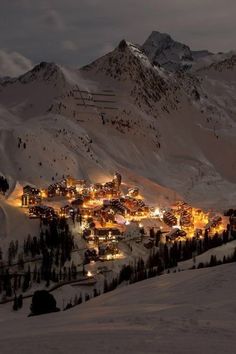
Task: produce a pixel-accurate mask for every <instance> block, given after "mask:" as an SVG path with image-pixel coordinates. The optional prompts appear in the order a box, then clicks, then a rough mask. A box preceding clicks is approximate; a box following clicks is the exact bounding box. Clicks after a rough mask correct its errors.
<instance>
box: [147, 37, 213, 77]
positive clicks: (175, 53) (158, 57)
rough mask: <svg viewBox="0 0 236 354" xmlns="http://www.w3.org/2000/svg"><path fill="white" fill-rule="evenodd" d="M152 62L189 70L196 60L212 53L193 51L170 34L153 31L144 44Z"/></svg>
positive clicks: (168, 68) (165, 66)
mask: <svg viewBox="0 0 236 354" xmlns="http://www.w3.org/2000/svg"><path fill="white" fill-rule="evenodd" d="M142 49H143V50H144V52H145V53H146V54H147V56H148V58H149V59H150V61H151V62H153V63H155V64H157V65H161V66H162V67H164V68H166V69H167V70H171V71H176V70H187V69H189V68H191V67H192V65H193V63H194V62H195V61H198V60H200V59H202V58H205V57H209V56H211V55H212V53H210V52H209V51H207V50H199V51H192V50H191V49H190V48H189V47H188V46H187V45H185V44H183V43H180V42H177V41H175V40H174V39H173V38H172V37H171V36H170V35H169V34H166V33H160V32H157V31H153V32H152V33H151V35H150V36H149V37H148V39H147V40H146V41H145V43H144V44H143V46H142Z"/></svg>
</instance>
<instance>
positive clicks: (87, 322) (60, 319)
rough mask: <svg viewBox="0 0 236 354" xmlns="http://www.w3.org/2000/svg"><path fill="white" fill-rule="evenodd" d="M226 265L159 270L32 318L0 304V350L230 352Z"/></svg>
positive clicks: (231, 302) (232, 278)
mask: <svg viewBox="0 0 236 354" xmlns="http://www.w3.org/2000/svg"><path fill="white" fill-rule="evenodd" d="M234 268H235V265H234V264H230V265H224V266H219V267H216V268H208V269H202V270H194V271H185V272H180V273H176V274H168V275H164V276H161V277H158V278H154V279H150V280H146V281H143V282H141V283H137V284H134V285H131V286H129V287H125V288H120V289H117V290H115V291H114V292H111V293H108V294H105V295H103V296H101V297H98V298H96V299H94V300H91V301H89V302H87V303H85V304H82V305H80V306H79V307H76V308H74V309H71V310H69V311H66V312H60V313H56V314H50V315H43V316H40V317H31V318H27V317H25V314H24V313H22V312H18V313H12V315H11V316H9V314H8V315H7V318H5V315H4V311H3V309H2V312H1V321H4V326H2V329H1V332H0V339H1V350H2V353H4V354H8V353H13V352H16V351H17V353H19V354H23V353H24V354H27V353H32V350H33V351H34V352H35V353H40V352H42V350H43V351H44V352H46V353H59V352H62V353H71V354H73V353H78V352H83V353H94V352H96V353H111V352H113V353H130V352H135V353H144V352H148V353H156V352H160V353H163V354H164V353H165V354H168V353H170V354H173V353H176V354H178V353H181V354H183V353H186V354H187V353H194V354H195V353H196V354H198V353H202V354H205V353H207V354H211V353H214V354H218V353H219V354H221V353H223V352H224V353H232V348H234V346H235V335H236V333H235V283H236V275H235V271H234Z"/></svg>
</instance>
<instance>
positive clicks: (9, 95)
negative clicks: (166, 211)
mask: <svg viewBox="0 0 236 354" xmlns="http://www.w3.org/2000/svg"><path fill="white" fill-rule="evenodd" d="M222 65H223V67H222V69H220V70H221V71H217V72H216V70H215V69H214V68H213V67H211V65H210V66H209V65H208V66H207V65H205V66H204V69H201V70H197V71H196V72H191V73H182V74H179V73H173V72H169V71H167V70H166V69H164V68H162V67H159V66H155V65H154V64H153V63H152V62H150V60H149V58H148V57H147V56H146V55H145V53H144V52H143V50H142V49H140V47H138V46H136V45H133V44H132V43H129V42H126V41H122V42H121V43H120V45H119V46H118V47H117V48H116V49H115V50H114V51H113V52H111V53H108V54H107V55H105V56H104V57H102V58H100V59H98V60H96V61H95V62H93V63H92V64H90V65H88V66H86V67H84V68H82V69H80V70H72V69H69V68H64V67H61V66H58V65H56V64H52V63H41V64H39V65H37V66H36V67H35V68H34V69H33V70H31V71H30V72H28V73H26V74H24V75H22V76H21V77H19V78H15V79H7V80H5V81H3V82H1V84H0V150H1V154H0V173H2V174H3V175H5V176H6V177H7V178H8V179H9V181H10V184H11V190H14V186H15V185H16V183H17V182H19V184H20V185H23V184H25V183H27V182H30V183H33V184H36V185H39V186H45V185H46V184H48V183H50V182H51V181H52V179H55V180H56V179H60V178H61V177H62V176H63V175H68V174H70V175H73V176H75V177H78V178H79V177H80V178H81V177H82V178H85V179H88V180H91V181H105V180H107V179H108V178H110V177H111V176H112V175H113V173H114V171H117V170H118V171H120V172H121V173H122V175H123V176H124V181H125V182H127V183H129V184H131V185H138V186H139V187H141V191H142V193H143V194H144V196H146V197H147V198H148V201H149V202H150V203H151V204H152V203H153V204H157V203H162V204H165V205H166V204H169V203H170V202H172V201H173V200H175V199H176V198H178V199H179V198H184V199H187V201H189V202H191V203H194V204H196V205H199V206H202V207H215V208H217V209H223V208H226V207H230V206H232V207H233V206H234V204H235V197H236V192H235V184H236V175H235V172H234V171H235V164H236V156H235V154H234V151H235V149H236V139H235V135H236V130H235V108H234V107H235V100H236V90H235V69H234V66H233V65H231V66H229V68H228V64H227V63H223V64H222ZM225 67H226V69H224V68H225ZM216 76H217V77H216ZM225 156H227V157H228V158H227V159H225ZM206 196H207V198H206Z"/></svg>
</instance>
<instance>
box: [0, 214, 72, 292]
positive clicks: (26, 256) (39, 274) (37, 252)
mask: <svg viewBox="0 0 236 354" xmlns="http://www.w3.org/2000/svg"><path fill="white" fill-rule="evenodd" d="M74 247H75V245H74V238H73V236H72V234H71V232H70V230H69V227H68V224H67V223H66V221H65V220H52V221H50V222H49V224H48V226H47V227H46V228H45V229H44V230H43V229H42V230H41V233H40V236H39V238H37V237H33V238H32V237H31V236H30V235H29V236H28V237H27V239H26V240H25V241H24V244H23V252H22V253H20V254H18V248H19V247H18V242H13V241H11V243H10V245H9V248H8V265H9V266H11V265H12V264H13V261H14V260H15V258H16V256H17V255H18V260H17V262H16V263H15V264H16V265H18V269H19V270H21V272H16V271H14V273H13V272H9V269H8V268H6V267H4V266H2V267H1V269H0V293H2V292H3V294H4V295H5V296H7V297H11V296H12V295H13V294H14V293H15V292H16V291H18V290H21V291H23V292H25V291H26V290H27V289H28V288H29V287H30V285H31V284H32V283H41V281H46V285H47V286H49V285H50V281H53V282H59V281H62V280H63V281H70V280H72V279H76V276H77V269H76V266H75V265H74V264H73V262H72V264H71V266H70V267H65V262H66V261H71V253H72V251H73V250H74ZM0 253H1V252H0ZM36 256H38V258H37V259H36ZM35 259H36V260H37V263H35V266H34V269H33V270H32V269H31V267H30V265H29V266H28V269H27V270H25V263H26V262H28V263H29V264H30V262H31V264H32V262H33V261H34V260H35ZM38 261H41V265H40V266H39V265H37V264H39V262H38Z"/></svg>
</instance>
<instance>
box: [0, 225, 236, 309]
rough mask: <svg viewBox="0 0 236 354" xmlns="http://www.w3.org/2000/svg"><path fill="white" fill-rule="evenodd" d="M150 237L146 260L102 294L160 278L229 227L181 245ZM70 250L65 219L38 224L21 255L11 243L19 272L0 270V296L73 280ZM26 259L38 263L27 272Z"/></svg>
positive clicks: (222, 238) (221, 239)
mask: <svg viewBox="0 0 236 354" xmlns="http://www.w3.org/2000/svg"><path fill="white" fill-rule="evenodd" d="M150 237H151V238H152V239H153V241H154V242H153V244H154V247H153V248H152V249H151V250H150V254H149V257H148V259H147V261H144V260H143V259H139V260H138V261H137V262H136V263H135V264H131V265H127V266H125V267H124V268H122V269H121V272H120V274H119V277H118V278H117V279H113V280H112V282H111V284H107V283H105V284H104V289H103V290H104V292H107V291H110V290H111V289H115V288H116V287H117V286H118V285H119V284H120V283H121V282H123V281H128V282H129V283H134V282H136V281H140V280H144V279H147V278H150V277H153V276H156V275H160V274H162V273H163V271H164V270H165V269H170V268H172V267H176V266H177V265H178V262H181V261H185V260H188V259H191V258H194V257H195V256H197V255H199V254H202V253H204V252H206V251H207V250H209V249H211V248H214V247H218V246H221V245H222V244H224V243H227V242H229V241H231V240H232V237H231V236H230V228H229V226H228V228H227V230H225V231H224V232H223V234H222V235H219V234H218V233H216V234H215V235H214V236H209V233H208V231H207V230H206V231H205V233H204V235H203V236H202V237H201V238H192V239H187V240H185V241H182V242H181V241H174V242H168V243H161V242H160V240H161V233H160V232H157V233H155V232H154V231H153V230H152V229H151V230H150ZM74 248H75V245H74V240H73V236H72V234H71V232H70V230H69V226H68V224H67V222H66V220H65V219H60V220H59V219H55V220H52V221H49V222H47V223H46V224H45V225H42V226H41V232H40V236H39V237H38V238H37V237H31V236H30V235H29V236H28V238H27V239H26V240H25V241H24V244H23V252H22V253H20V254H18V253H19V252H18V249H19V246H18V243H17V242H11V243H10V245H9V250H8V263H9V266H10V265H11V264H12V263H13V261H14V260H15V259H16V257H17V256H18V259H17V265H18V269H19V270H20V271H18V272H15V273H12V272H11V273H10V271H9V269H6V268H4V267H1V268H0V293H3V295H5V296H6V297H12V296H13V295H14V294H16V292H25V291H27V290H28V289H29V288H30V286H31V284H32V283H38V284H40V283H41V282H42V281H45V282H46V286H49V285H50V282H51V281H52V282H53V283H58V282H68V281H73V280H76V279H77V275H78V274H80V275H81V273H79V272H78V271H77V267H76V266H75V265H74V264H73V262H71V253H72V251H73V250H74ZM0 256H1V252H0ZM27 259H29V260H34V259H35V260H37V259H38V261H37V262H35V265H34V266H33V267H30V266H28V269H27V267H26V265H25V261H26V260H27ZM39 261H40V262H39ZM67 261H70V266H67V267H66V266H65V262H67ZM31 263H32V262H31ZM14 264H15V263H14ZM88 296H89V295H88ZM69 306H70V305H69Z"/></svg>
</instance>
